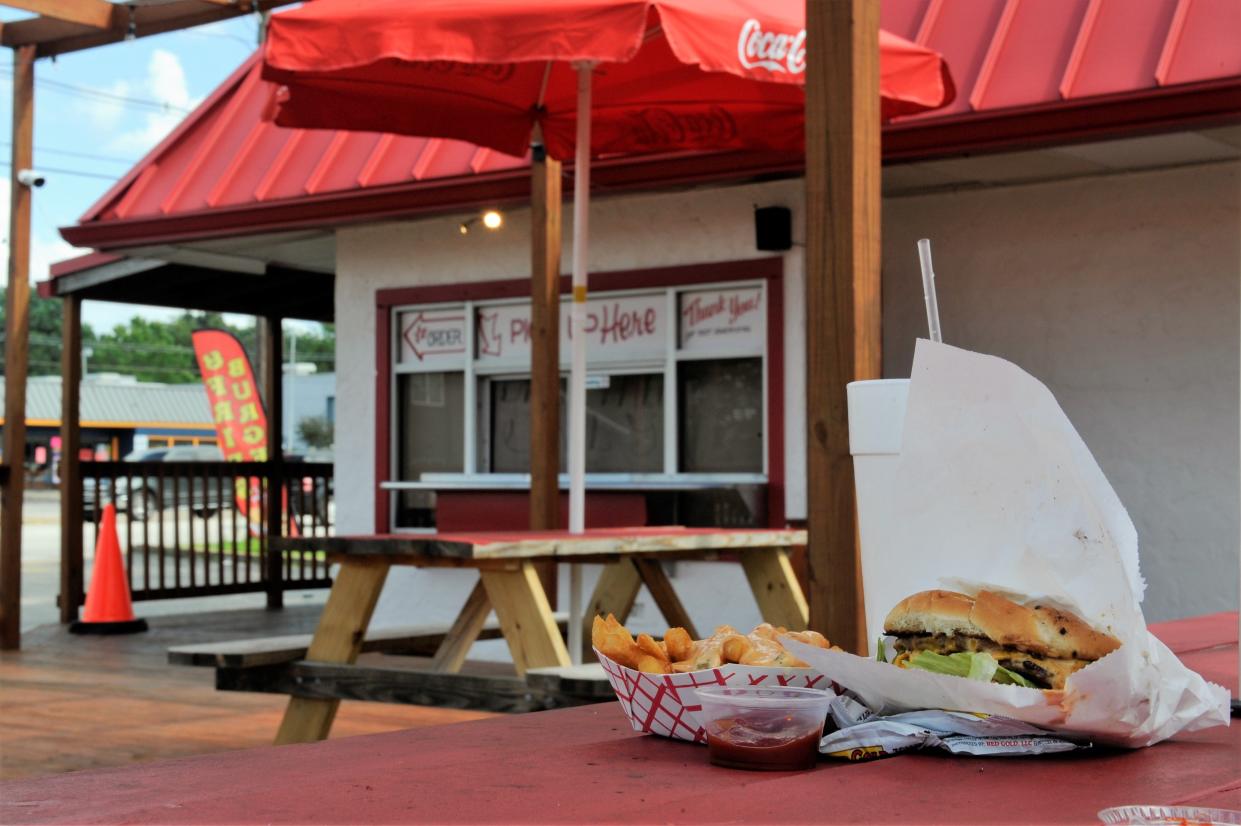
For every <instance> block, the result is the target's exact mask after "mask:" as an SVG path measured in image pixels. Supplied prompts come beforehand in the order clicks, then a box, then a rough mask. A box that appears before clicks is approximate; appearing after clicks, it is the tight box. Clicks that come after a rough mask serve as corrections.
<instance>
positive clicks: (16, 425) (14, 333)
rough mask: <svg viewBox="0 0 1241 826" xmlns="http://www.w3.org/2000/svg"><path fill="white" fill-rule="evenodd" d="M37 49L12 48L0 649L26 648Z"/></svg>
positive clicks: (0, 502) (0, 512)
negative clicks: (28, 177) (26, 175)
mask: <svg viewBox="0 0 1241 826" xmlns="http://www.w3.org/2000/svg"><path fill="white" fill-rule="evenodd" d="M34 60H35V53H34V49H32V48H21V49H17V50H15V51H14V52H13V135H12V144H13V154H12V158H11V166H10V168H9V172H10V174H11V177H10V179H9V188H10V197H9V283H8V290H7V296H6V302H7V305H6V307H5V318H4V342H5V347H4V460H5V461H6V462H7V463H8V464H9V467H10V468H11V469H12V470H11V472H10V474H9V476H8V478H7V480H6V481H5V483H4V488H3V490H2V491H0V648H2V649H16V648H19V647H20V646H21V633H22V632H21V629H22V625H21V621H22V617H21V605H22V494H23V488H24V487H25V483H26V474H25V461H26V458H25V457H26V369H27V359H28V358H29V344H30V338H29V334H30V187H28V186H23V185H21V184H19V183H18V182H17V173H18V172H19V171H21V170H23V169H30V168H31V167H32V166H34Z"/></svg>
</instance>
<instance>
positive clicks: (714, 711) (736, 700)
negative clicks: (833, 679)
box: [697, 686, 831, 771]
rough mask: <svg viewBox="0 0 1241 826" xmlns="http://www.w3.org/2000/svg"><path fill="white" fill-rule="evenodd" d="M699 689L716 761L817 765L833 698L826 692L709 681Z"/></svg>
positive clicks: (762, 766) (765, 767) (781, 767)
mask: <svg viewBox="0 0 1241 826" xmlns="http://www.w3.org/2000/svg"><path fill="white" fill-rule="evenodd" d="M697 693H698V699H699V701H700V702H701V703H702V711H701V712H700V713H699V719H700V720H701V721H702V724H703V727H704V728H705V729H706V733H707V750H708V752H709V755H710V759H711V762H712V763H713V764H714V765H717V766H725V767H728V768H732V769H756V770H759V771H800V770H803V769H810V768H813V767H814V764H815V762H816V761H817V760H818V757H819V739H820V737H821V736H822V734H823V721H824V720H825V719H826V718H827V704H828V702H829V701H830V699H831V695H829V694H828V693H827V692H825V691H819V690H817V689H813V688H786V687H774V688H758V687H755V688H727V687H725V686H709V687H705V688H700V689H698V690H697Z"/></svg>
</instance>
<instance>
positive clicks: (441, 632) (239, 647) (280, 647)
mask: <svg viewBox="0 0 1241 826" xmlns="http://www.w3.org/2000/svg"><path fill="white" fill-rule="evenodd" d="M488 610H490V606H489V607H488ZM554 616H555V618H556V624H557V625H558V626H559V627H560V628H561V629H564V628H565V626H566V625H567V623H568V614H566V613H564V612H560V613H557V614H555V615H554ZM449 628H450V627H449V626H446V625H442V624H436V625H411V626H402V627H399V628H385V629H382V630H378V631H369V632H367V634H366V637H365V639H363V640H362V647H361V648H360V649H359V653H362V654H370V653H383V654H410V655H417V656H427V657H430V656H432V655H434V654H435V653H436V652H437V651H438V650H439V649H440V647H441V646H442V645H443V643H444V639H445V637H447V635H448V633H449ZM503 636H504V635H503V634H502V633H501V632H500V623H499V622H497V621H495V620H489V621H487V622H485V623H484V624H483V627H482V629H481V630H480V631H479V634H478V639H480V640H496V639H501V638H502V637H503ZM313 638H314V635H313V634H287V635H284V636H279V637H259V638H256V639H244V640H224V641H221V642H208V643H196V644H194V645H179V646H175V647H172V648H169V649H168V651H167V656H168V664H169V665H185V666H197V667H210V668H256V667H258V666H261V665H277V664H279V663H291V662H293V661H295V660H301V659H305V657H306V651H307V649H308V648H309V647H310V642H311V640H312V639H313Z"/></svg>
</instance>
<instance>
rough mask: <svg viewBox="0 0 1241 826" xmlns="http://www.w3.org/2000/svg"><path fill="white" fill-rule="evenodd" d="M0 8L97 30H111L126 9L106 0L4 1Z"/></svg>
mask: <svg viewBox="0 0 1241 826" xmlns="http://www.w3.org/2000/svg"><path fill="white" fill-rule="evenodd" d="M0 6H8V7H10V8H14V9H22V10H24V11H32V12H34V13H35V14H40V15H42V16H44V17H54V18H56V19H57V20H64V21H65V22H67V23H78V24H80V25H83V26H91V27H92V28H96V29H107V28H111V27H112V26H113V25H114V21H115V20H116V15H117V13H118V12H123V11H124V7H122V6H115V5H113V4H111V3H108V2H105V0H4V2H3V3H0Z"/></svg>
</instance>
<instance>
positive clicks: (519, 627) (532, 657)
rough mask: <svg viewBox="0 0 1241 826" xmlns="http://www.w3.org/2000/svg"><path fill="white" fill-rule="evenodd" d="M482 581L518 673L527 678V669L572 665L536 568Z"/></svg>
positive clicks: (494, 574) (484, 577) (499, 573)
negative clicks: (525, 675)
mask: <svg viewBox="0 0 1241 826" xmlns="http://www.w3.org/2000/svg"><path fill="white" fill-rule="evenodd" d="M481 577H482V581H483V586H484V587H485V588H486V589H487V597H488V598H489V599H490V600H491V605H492V607H493V608H495V612H496V616H497V617H498V618H499V620H500V628H501V629H502V630H503V631H504V639H506V640H507V641H508V648H509V653H510V654H512V656H513V665H514V666H515V667H516V668H517V673H518V674H520V675H524V674H525V673H526V669H527V668H537V667H540V666H552V665H569V651H568V649H567V648H565V643H564V637H562V636H560V629H559V628H557V627H556V622H555V620H554V619H553V618H552V609H551V606H550V605H549V604H548V602H547V595H546V594H545V593H543V585H542V583H540V582H539V576H538V572H537V571H535V569H534V566H533V565H531V564H530V563H529V562H525V563H522V566H521V568H520V570H517V571H483V572H482V573H481Z"/></svg>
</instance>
